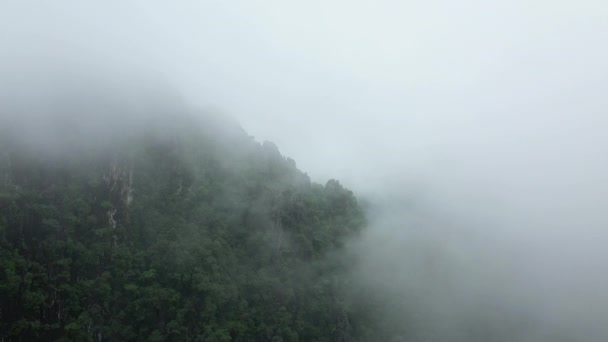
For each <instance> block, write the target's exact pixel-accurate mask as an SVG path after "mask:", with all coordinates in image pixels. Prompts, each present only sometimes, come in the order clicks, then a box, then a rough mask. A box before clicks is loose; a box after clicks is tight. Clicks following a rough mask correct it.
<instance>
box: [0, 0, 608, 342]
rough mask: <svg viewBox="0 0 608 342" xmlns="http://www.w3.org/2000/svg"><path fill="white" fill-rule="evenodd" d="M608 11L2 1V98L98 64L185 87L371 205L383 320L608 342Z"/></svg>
mask: <svg viewBox="0 0 608 342" xmlns="http://www.w3.org/2000/svg"><path fill="white" fill-rule="evenodd" d="M607 18H608V4H607V3H606V2H604V1H599V0H598V1H595V0H583V1H578V2H576V3H574V2H567V1H519V0H518V1H510V2H505V3H495V2H485V1H470V0H467V1H464V2H462V1H461V2H449V1H430V2H429V1H410V2H393V1H373V2H371V1H370V2H363V1H306V2H302V3H295V2H285V1H233V2H226V1H181V2H162V1H120V2H119V1H104V2H97V3H92V2H84V1H67V0H66V1H51V2H50V1H46V2H45V1H12V0H4V1H2V3H1V4H0V32H2V34H0V71H1V73H0V75H1V76H0V77H2V79H3V81H2V88H0V90H1V91H2V94H0V99H4V100H7V99H9V98H13V97H14V94H13V92H16V90H15V89H20V88H19V87H20V84H25V85H29V84H31V83H30V82H29V81H30V80H31V79H40V74H48V73H51V74H52V73H56V74H60V75H70V77H74V75H78V74H79V71H82V70H90V69H94V70H96V74H98V75H116V79H114V81H115V82H117V84H124V83H128V84H138V85H141V86H143V85H145V86H150V84H157V83H158V84H159V87H165V86H166V87H167V88H168V89H172V88H175V89H176V91H177V92H178V93H180V94H182V95H181V96H183V97H184V99H185V100H186V101H187V102H188V103H189V104H190V105H192V106H196V107H202V108H207V109H211V110H218V111H221V112H224V113H226V115H230V116H233V117H234V118H236V119H237V120H238V121H239V122H240V123H241V125H242V126H243V127H244V128H245V130H246V131H247V132H248V133H249V134H251V135H253V136H255V138H256V139H258V140H270V141H273V142H275V143H276V144H277V145H278V146H279V148H280V149H281V152H282V153H283V154H284V155H287V156H289V157H291V158H293V159H295V160H296V161H297V163H298V167H299V168H300V169H302V170H304V171H306V172H308V174H309V175H310V176H311V178H312V179H313V180H316V181H319V182H325V181H326V180H327V179H329V178H338V179H340V180H341V181H342V182H343V183H344V184H345V185H346V186H348V187H349V188H351V189H353V190H354V191H355V192H356V193H357V194H358V196H359V198H361V200H362V202H364V203H366V207H367V209H368V217H369V227H368V229H367V230H366V232H365V233H364V234H363V236H362V237H361V238H360V239H359V240H357V241H354V242H353V243H352V246H351V250H352V251H353V252H355V253H356V254H358V255H359V259H360V264H359V266H358V267H359V268H358V269H357V274H356V275H355V279H356V280H357V284H358V285H356V286H359V287H361V288H365V289H367V290H368V291H369V293H370V295H371V296H379V297H384V298H389V300H388V301H387V302H391V305H387V307H386V308H385V310H383V312H382V314H383V315H385V316H386V318H385V319H386V321H387V322H389V323H388V324H392V325H395V326H400V325H401V326H402V328H403V329H409V330H410V331H419V332H416V333H414V334H413V335H415V336H420V339H419V340H433V341H434V340H439V341H455V340H459V339H462V340H473V339H475V340H486V341H494V340H529V341H543V340H547V341H554V340H558V339H559V338H562V339H564V340H567V341H605V340H606V339H608V319H607V317H608V294H607V292H606V288H608V274H607V273H606V265H608V251H606V248H605V245H606V242H608V232H607V231H606V228H608V218H607V216H606V213H605V212H606V209H607V208H608V199H607V198H608V153H607V148H608V135H607V134H606V132H607V131H608V115H607V114H608V113H607V110H608V97H606V94H608V47H607V45H606V42H607V41H608V20H606V19H607ZM75 82H82V83H86V80H79V81H75ZM41 87H43V88H44V86H41ZM45 87H46V88H44V89H47V88H48V89H51V88H53V87H52V86H49V85H46V86H45ZM22 88H23V87H22ZM163 89H164V88H163ZM22 90H23V91H21V92H18V93H19V94H29V92H28V90H27V86H26V88H25V89H22ZM32 93H33V92H32ZM176 96H177V95H176ZM412 317H413V318H412ZM513 320H516V321H517V320H519V321H518V322H517V323H512V321H513ZM522 321H523V322H524V323H521V322H522ZM412 322H416V324H413V323H412ZM507 327H515V328H513V329H515V330H517V332H516V334H515V335H510V336H511V337H504V336H506V335H505V334H503V330H507ZM501 329H502V330H501ZM510 333H512V332H510ZM498 336H503V337H502V338H503V339H499V337H498ZM484 338H485V339H484Z"/></svg>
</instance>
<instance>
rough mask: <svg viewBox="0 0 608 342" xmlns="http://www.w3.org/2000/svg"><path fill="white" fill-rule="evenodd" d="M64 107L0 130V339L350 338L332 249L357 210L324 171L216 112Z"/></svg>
mask: <svg viewBox="0 0 608 342" xmlns="http://www.w3.org/2000/svg"><path fill="white" fill-rule="evenodd" d="M109 109H110V110H115V108H109ZM73 112H74V113H77V114H73V113H70V114H66V115H65V116H63V117H62V116H60V115H59V116H58V115H55V116H52V119H41V118H28V119H26V120H22V122H21V125H22V126H19V124H16V123H12V124H11V125H5V126H4V127H3V129H2V132H1V135H0V340H2V341H35V340H41V341H51V340H57V341H68V340H71V341H136V340H137V341H349V340H353V339H356V335H361V334H362V333H363V332H362V331H358V329H359V330H361V329H364V328H363V326H364V324H358V323H357V320H362V317H363V316H362V314H363V313H361V312H359V313H358V309H357V308H356V306H355V305H353V304H352V302H351V301H350V300H349V296H348V295H346V293H347V292H348V291H347V288H348V286H349V284H348V282H349V281H348V270H349V267H351V265H352V263H353V260H352V258H349V257H347V256H346V254H344V253H341V251H342V250H343V248H344V246H345V244H346V243H347V241H348V239H349V238H351V237H352V236H354V235H356V234H357V232H358V231H360V229H361V228H362V227H363V224H364V216H363V214H362V210H361V208H360V207H359V205H358V203H357V200H356V199H355V197H354V196H353V194H352V192H351V191H349V190H347V189H345V188H343V187H342V186H341V185H340V183H339V182H338V181H336V180H330V181H328V182H327V184H325V185H320V184H316V183H314V182H311V181H310V179H309V178H308V176H307V175H306V174H304V173H302V172H301V171H299V170H298V169H297V168H296V165H295V162H294V161H293V160H291V159H289V158H285V157H283V156H282V155H281V154H280V153H279V151H278V149H277V147H276V146H275V145H274V144H272V143H268V142H265V143H263V144H260V143H257V142H256V141H255V140H254V139H253V138H251V137H250V136H248V135H247V134H246V133H245V132H244V131H243V130H242V129H241V128H240V127H239V126H238V125H237V124H235V123H233V122H232V121H230V120H228V119H225V118H222V117H221V116H217V115H211V114H201V113H194V114H192V113H191V114H184V115H181V114H179V115H178V114H172V115H165V116H162V115H151V116H150V117H146V119H143V117H132V118H129V115H130V114H128V113H127V114H116V115H111V116H107V115H105V116H104V115H97V114H94V115H93V114H89V115H85V114H82V113H78V111H73ZM36 120H39V121H38V122H39V125H38V126H39V127H37V128H36V129H29V128H27V127H25V126H23V125H24V124H23V122H25V124H31V123H32V122H36Z"/></svg>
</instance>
